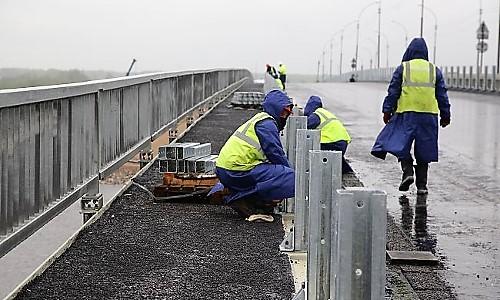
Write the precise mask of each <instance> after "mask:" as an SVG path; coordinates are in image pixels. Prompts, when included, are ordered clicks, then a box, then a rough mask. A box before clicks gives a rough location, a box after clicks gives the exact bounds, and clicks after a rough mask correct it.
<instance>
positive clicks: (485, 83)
mask: <svg viewBox="0 0 500 300" xmlns="http://www.w3.org/2000/svg"><path fill="white" fill-rule="evenodd" d="M482 87H483V91H487V90H488V66H484V76H483V86H482Z"/></svg>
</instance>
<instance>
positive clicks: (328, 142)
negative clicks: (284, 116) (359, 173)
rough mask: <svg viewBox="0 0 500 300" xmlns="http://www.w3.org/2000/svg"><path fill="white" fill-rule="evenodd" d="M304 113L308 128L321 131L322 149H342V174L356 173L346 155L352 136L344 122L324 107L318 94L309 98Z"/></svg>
mask: <svg viewBox="0 0 500 300" xmlns="http://www.w3.org/2000/svg"><path fill="white" fill-rule="evenodd" d="M304 115H305V116H306V117H307V129H319V130H320V131H321V138H320V143H321V150H336V151H342V174H347V173H354V171H353V170H352V168H351V166H349V163H347V161H346V160H345V157H344V155H345V153H346V151H347V145H349V143H350V142H351V137H350V136H349V133H348V132H347V130H346V129H345V127H344V125H343V124H342V122H341V121H340V120H339V119H338V118H337V117H336V116H335V115H334V114H332V113H331V112H329V111H328V110H326V109H324V108H323V103H322V102H321V98H320V97H318V96H311V97H310V98H309V100H308V101H307V104H306V107H305V108H304Z"/></svg>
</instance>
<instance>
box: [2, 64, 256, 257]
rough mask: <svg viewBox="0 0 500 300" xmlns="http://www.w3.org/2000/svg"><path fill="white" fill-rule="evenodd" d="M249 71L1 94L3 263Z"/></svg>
mask: <svg viewBox="0 0 500 300" xmlns="http://www.w3.org/2000/svg"><path fill="white" fill-rule="evenodd" d="M247 79H252V75H251V73H250V72H249V71H248V70H244V69H214V70H201V71H189V72H177V73H153V74H145V75H138V76H131V77H123V78H116V79H108V80H98V81H90V82H84V83H74V84H65V85H57V86H44V87H33V88H22V89H12V90H3V91H0V128H1V130H0V141H1V142H0V257H1V256H2V255H4V254H5V253H7V252H8V251H9V250H10V249H12V248H13V247H15V246H16V245H17V244H18V243H20V242H21V241H23V240H24V239H25V238H27V237H28V236H29V235H31V234H32V233H33V232H34V231H36V230H37V229H38V228H40V227H41V226H43V225H44V224H45V223H47V222H48V221H49V220H50V219H52V218H53V217H54V216H56V215H57V214H58V213H60V212H61V211H62V210H64V209H65V208H67V207H68V206H69V205H71V203H73V202H74V201H76V200H77V199H79V198H81V197H82V196H83V195H84V194H87V193H89V194H93V193H97V191H98V183H99V179H102V178H103V177H105V176H107V175H109V174H111V173H112V172H113V171H115V170H116V169H117V168H119V167H120V166H121V165H122V164H123V163H125V162H126V161H128V160H129V159H130V158H132V157H133V156H134V155H136V154H137V153H139V152H140V151H141V150H142V149H145V148H148V147H150V145H151V141H153V140H155V139H156V138H157V137H159V136H160V135H161V134H162V133H164V132H166V131H167V130H168V129H169V128H170V127H172V126H173V125H175V123H176V122H177V120H179V119H180V118H182V117H184V116H186V115H187V114H188V113H190V112H192V111H194V110H195V109H197V107H198V106H200V105H201V104H203V103H205V102H207V101H214V102H215V101H218V100H220V99H222V98H223V97H224V96H226V95H227V94H228V93H230V92H232V91H234V90H236V89H237V88H239V87H240V86H241V85H242V84H243V83H244V82H245V81H246V80H247Z"/></svg>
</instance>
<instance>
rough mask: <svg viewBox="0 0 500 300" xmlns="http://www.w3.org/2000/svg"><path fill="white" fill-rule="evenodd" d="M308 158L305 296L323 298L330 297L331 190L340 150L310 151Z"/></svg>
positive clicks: (338, 178) (336, 185)
mask: <svg viewBox="0 0 500 300" xmlns="http://www.w3.org/2000/svg"><path fill="white" fill-rule="evenodd" d="M309 159H310V161H309V170H310V173H309V240H308V254H307V285H306V288H307V296H308V297H307V299H308V300H324V299H328V298H329V296H330V257H331V224H332V207H335V203H334V201H335V199H334V198H333V191H336V190H337V189H340V187H341V183H342V167H341V164H342V152H339V151H318V150H312V151H310V152H309ZM333 224H335V222H334V223H333Z"/></svg>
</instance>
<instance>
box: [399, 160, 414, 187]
mask: <svg viewBox="0 0 500 300" xmlns="http://www.w3.org/2000/svg"><path fill="white" fill-rule="evenodd" d="M401 169H402V170H403V177H402V178H401V184H400V185H399V190H400V191H401V192H406V191H408V190H409V189H410V185H411V184H412V183H413V182H414V181H415V179H414V178H413V161H412V160H402V161H401Z"/></svg>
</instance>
